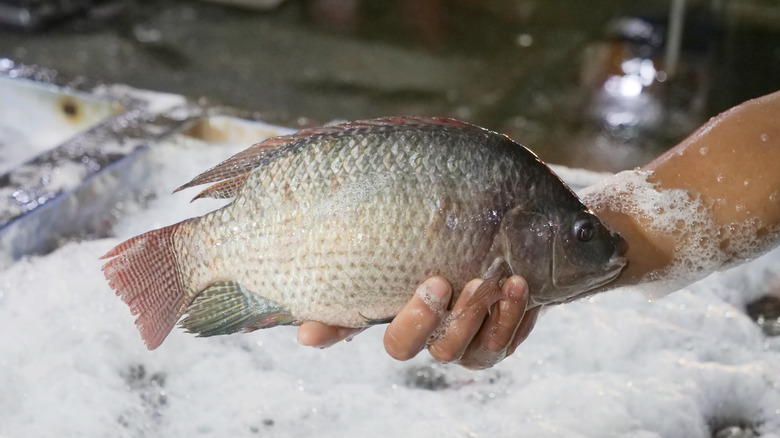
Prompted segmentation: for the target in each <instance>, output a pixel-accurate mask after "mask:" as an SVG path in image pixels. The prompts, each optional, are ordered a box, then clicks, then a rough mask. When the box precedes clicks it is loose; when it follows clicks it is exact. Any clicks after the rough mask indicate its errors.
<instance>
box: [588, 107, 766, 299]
mask: <svg viewBox="0 0 780 438" xmlns="http://www.w3.org/2000/svg"><path fill="white" fill-rule="evenodd" d="M583 197H584V201H585V203H586V204H588V205H589V206H590V207H591V208H592V209H593V210H594V212H595V213H596V214H597V215H598V216H599V217H600V218H601V219H602V220H604V221H605V222H606V223H607V224H608V225H609V226H610V227H612V228H613V229H615V230H616V231H618V232H620V233H621V234H623V235H624V236H625V237H626V240H627V241H628V244H629V248H628V252H627V258H628V261H629V265H628V267H627V268H626V269H625V270H624V272H623V273H622V274H621V276H620V277H619V278H618V280H617V281H616V282H615V283H613V285H611V286H612V287H615V286H618V285H625V284H638V283H644V282H647V281H651V280H654V279H675V278H676V279H678V280H679V281H680V282H687V281H692V280H695V279H697V278H700V277H702V276H704V275H707V274H709V273H710V272H712V271H713V270H716V269H719V268H722V267H723V266H725V265H728V264H732V263H735V262H738V261H740V260H744V259H746V258H750V257H754V256H756V255H757V254H760V253H762V252H765V251H767V250H769V249H771V248H772V247H774V246H776V244H777V242H778V238H780V225H779V224H780V93H774V94H771V95H768V96H764V97H762V98H759V99H755V100H752V101H749V102H746V103H744V104H742V105H740V106H738V107H735V108H733V109H731V110H729V111H727V112H725V113H723V114H721V115H719V116H717V117H714V118H713V119H711V120H710V121H709V122H708V123H707V124H705V125H704V126H702V127H701V128H700V129H699V130H698V131H696V132H695V133H693V134H692V135H691V136H690V137H688V138H687V139H685V140H684V141H683V142H681V143H680V144H679V145H677V146H676V147H674V148H672V149H671V150H669V151H667V152H666V153H665V154H663V155H661V156H660V157H658V158H657V159H655V160H654V161H652V162H651V163H649V164H648V165H647V166H645V167H643V168H642V169H640V170H638V171H630V172H624V173H621V174H618V175H616V176H615V177H612V178H609V179H608V180H606V181H604V182H603V183H601V184H598V185H597V186H594V187H592V188H589V189H588V190H586V191H585V193H583Z"/></svg>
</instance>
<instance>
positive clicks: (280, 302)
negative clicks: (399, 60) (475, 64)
mask: <svg viewBox="0 0 780 438" xmlns="http://www.w3.org/2000/svg"><path fill="white" fill-rule="evenodd" d="M203 183H215V184H214V185H212V186H211V187H209V188H208V189H206V190H205V191H204V192H202V193H201V195H199V197H202V196H209V197H234V198H235V199H234V200H233V202H231V203H230V204H228V205H227V206H225V207H223V208H221V209H219V210H216V211H214V212H211V213H209V214H206V215H204V216H201V217H197V218H193V219H190V220H187V221H184V222H180V223H178V224H175V225H172V226H170V227H166V228H163V229H161V230H154V231H151V232H149V233H146V234H143V235H141V236H137V237H135V238H133V239H130V240H129V241H127V242H125V243H123V244H120V245H119V246H117V247H116V248H114V249H113V250H112V251H111V252H109V253H108V254H106V256H104V257H106V258H111V260H109V261H108V262H107V263H106V265H105V266H104V273H105V275H106V278H107V279H108V281H109V284H110V285H111V287H112V288H113V289H115V290H116V292H117V294H118V295H119V296H120V297H121V298H122V299H123V300H124V301H125V302H126V303H127V304H128V305H129V306H130V308H131V311H132V313H133V314H137V315H138V318H137V320H136V324H137V325H138V327H139V329H140V331H141V334H142V337H143V338H144V340H145V341H146V343H147V346H149V348H156V347H157V346H159V344H160V343H161V342H162V340H163V339H164V338H165V336H167V334H168V332H170V330H171V329H172V327H173V326H174V325H175V323H176V322H177V321H178V320H179V319H180V318H181V317H182V316H183V315H184V314H185V313H186V314H188V316H187V317H185V318H184V319H183V320H182V325H184V327H185V328H187V329H188V330H189V331H192V332H196V333H200V334H201V335H212V334H223V333H232V332H235V331H251V330H254V329H257V328H264V327H270V326H273V325H278V324H295V323H299V322H303V321H308V320H316V321H321V322H324V323H327V324H332V325H339V326H347V327H361V326H366V325H369V324H373V323H377V322H384V321H387V320H389V319H392V317H393V316H394V315H395V314H396V313H398V312H399V311H400V310H401V308H402V307H403V306H404V305H405V304H406V303H407V302H408V301H409V299H410V298H411V295H412V293H413V291H414V289H415V287H416V285H417V284H419V283H420V282H421V281H423V280H424V279H425V278H427V277H429V276H431V275H441V276H444V277H445V278H447V279H448V280H449V281H450V282H451V283H452V286H453V290H455V291H459V290H461V288H462V287H463V285H464V284H465V283H466V282H467V281H468V280H470V279H471V278H476V277H482V278H486V279H498V278H505V277H506V276H508V275H511V274H519V275H523V276H524V277H525V278H526V279H527V281H528V284H529V290H530V304H529V305H532V306H536V305H544V304H551V303H557V302H563V301H566V300H570V299H572V298H573V297H576V296H578V295H580V294H582V293H584V292H587V291H590V290H592V289H594V288H596V287H598V286H601V285H603V284H605V283H607V282H608V281H610V280H612V279H614V277H615V276H617V274H618V273H619V271H620V269H621V268H622V267H623V265H624V264H625V260H624V258H623V257H622V252H623V250H624V246H625V243H624V241H623V239H622V238H621V237H620V236H619V235H617V234H615V233H613V232H611V231H610V230H608V229H607V228H606V227H605V226H604V225H603V224H602V223H601V222H600V221H599V219H598V218H597V217H596V216H594V215H593V214H592V213H591V212H589V211H588V209H587V208H586V207H585V206H584V205H583V204H582V203H581V202H580V201H579V199H578V198H577V197H576V196H575V195H574V194H573V193H572V192H571V190H569V188H568V187H566V185H565V184H564V183H563V182H562V181H561V180H560V179H559V178H558V177H557V176H555V175H554V174H553V173H552V172H551V171H550V170H549V168H548V167H547V166H545V165H544V164H543V163H542V162H541V161H540V160H539V159H538V158H537V157H536V156H535V155H534V154H533V153H532V152H530V151H529V150H527V149H526V148H524V147H523V146H521V145H519V144H517V143H515V142H514V141H512V140H510V139H509V138H508V137H506V136H504V135H500V134H497V133H494V132H491V131H488V130H485V129H482V128H479V127H476V126H473V125H469V124H466V123H462V122H458V121H454V120H450V119H418V118H384V119H376V120H369V121H360V122H351V123H347V124H343V125H338V126H332V127H324V128H318V129H314V130H307V131H301V132H299V133H297V134H293V135H291V136H285V137H277V138H274V139H270V140H267V141H266V142H263V143H259V144H257V145H255V146H253V147H251V148H249V149H247V150H246V151H243V152H240V153H239V154H237V155H235V156H234V157H232V158H230V159H228V160H226V161H225V162H223V163H221V164H220V165H218V166H216V167H215V168H213V169H211V170H209V171H207V172H205V173H203V174H202V175H200V176H198V177H196V178H195V179H194V180H193V181H191V182H190V183H188V184H186V185H185V186H183V187H182V188H184V187H190V186H194V185H199V184H203ZM486 283H487V282H486ZM492 284H494V285H496V284H497V282H495V283H492ZM494 289H497V287H494ZM494 292H496V290H493V291H485V293H487V294H490V293H494Z"/></svg>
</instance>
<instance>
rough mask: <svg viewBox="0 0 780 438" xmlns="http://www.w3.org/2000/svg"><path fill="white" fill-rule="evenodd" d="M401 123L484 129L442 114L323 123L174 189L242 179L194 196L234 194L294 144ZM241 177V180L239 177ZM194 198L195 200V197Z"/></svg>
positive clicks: (274, 140)
mask: <svg viewBox="0 0 780 438" xmlns="http://www.w3.org/2000/svg"><path fill="white" fill-rule="evenodd" d="M400 126H451V127H456V128H460V129H472V130H483V129H482V128H479V127H477V126H474V125H470V124H468V123H464V122H460V121H457V120H454V119H448V118H442V117H405V116H401V117H382V118H379V119H371V120H357V121H354V122H346V123H341V124H338V125H330V126H322V127H318V128H310V129H303V130H300V131H298V132H296V133H294V134H290V135H284V136H280V137H273V138H269V139H267V140H265V141H263V142H260V143H257V144H255V145H253V146H251V147H249V148H248V149H245V150H243V151H241V152H239V153H237V154H235V155H233V156H232V157H230V158H228V159H227V160H225V161H223V162H221V163H219V164H217V165H216V166H214V167H212V168H211V169H209V170H207V171H205V172H203V173H201V174H200V175H198V176H196V177H195V178H193V180H192V181H190V182H188V183H187V184H184V185H183V186H181V187H179V188H178V189H176V190H174V191H173V192H174V193H176V192H178V191H180V190H184V189H187V188H190V187H194V186H198V185H201V184H206V183H216V182H220V181H226V180H234V182H240V183H241V184H240V185H236V186H233V185H229V186H228V187H229V189H230V190H224V188H216V187H214V188H213V189H214V190H213V191H212V187H210V188H208V189H206V190H204V191H203V192H201V193H200V194H199V195H198V196H196V197H195V198H194V199H199V198H205V197H217V198H229V197H233V196H235V195H236V194H237V193H238V191H239V190H240V189H241V187H243V183H244V182H246V178H247V177H248V176H249V174H250V173H252V171H253V170H255V169H257V168H258V167H260V166H263V165H264V164H266V163H268V162H269V161H271V160H272V159H273V158H274V157H275V156H276V155H277V154H279V153H281V152H283V151H285V150H287V149H288V148H290V147H294V146H295V145H296V144H298V143H300V142H302V141H304V140H308V141H311V140H313V139H315V138H322V137H328V136H338V135H348V134H350V133H354V132H355V131H359V130H367V129H378V128H392V127H400ZM239 177H241V178H240V179H238V178H239ZM194 199H193V200H194Z"/></svg>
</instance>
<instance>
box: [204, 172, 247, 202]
mask: <svg viewBox="0 0 780 438" xmlns="http://www.w3.org/2000/svg"><path fill="white" fill-rule="evenodd" d="M247 179H249V174H248V173H245V174H243V175H239V176H236V177H233V178H230V179H226V180H224V181H220V182H218V183H216V184H213V185H211V186H209V187H208V188H207V189H205V190H203V191H201V192H200V193H198V194H197V195H196V196H195V197H194V198H192V200H193V201H194V200H196V199H201V198H214V199H226V198H234V197H235V196H236V195H237V194H238V192H239V191H240V190H241V189H242V188H243V187H244V184H246V180H247ZM190 202H192V201H190Z"/></svg>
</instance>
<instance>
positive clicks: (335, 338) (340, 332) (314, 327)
mask: <svg viewBox="0 0 780 438" xmlns="http://www.w3.org/2000/svg"><path fill="white" fill-rule="evenodd" d="M361 330H363V329H362V328H350V327H337V326H332V325H327V324H323V323H321V322H318V321H307V322H304V323H303V324H301V326H300V327H298V343H299V344H301V345H305V346H307V347H316V348H327V347H330V346H331V345H333V344H335V343H337V342H339V341H342V340H344V339H346V338H348V337H349V336H351V335H354V334H357V333H359V332H360V331H361Z"/></svg>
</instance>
